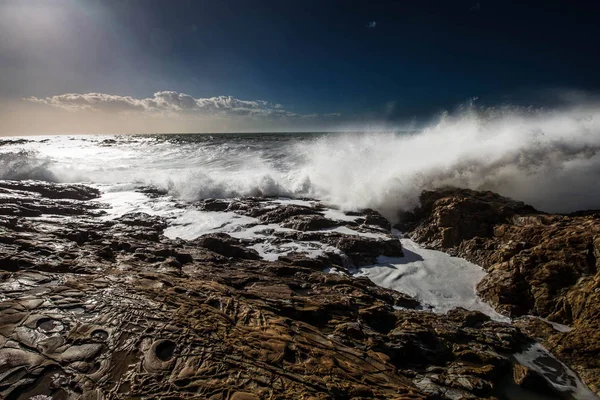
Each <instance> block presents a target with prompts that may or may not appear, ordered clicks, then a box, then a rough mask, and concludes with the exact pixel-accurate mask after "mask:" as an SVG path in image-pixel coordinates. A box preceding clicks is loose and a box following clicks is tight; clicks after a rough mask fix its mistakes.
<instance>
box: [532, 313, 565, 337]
mask: <svg viewBox="0 0 600 400" xmlns="http://www.w3.org/2000/svg"><path fill="white" fill-rule="evenodd" d="M526 317H528V318H536V319H539V320H540V321H544V322H545V323H547V324H549V325H550V326H552V328H553V329H554V330H555V331H557V332H562V333H567V332H571V331H572V330H573V328H572V327H570V326H568V325H563V324H559V323H558V322H552V321H550V320H547V319H546V318H542V317H537V316H535V315H526Z"/></svg>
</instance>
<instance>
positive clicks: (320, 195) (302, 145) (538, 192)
mask: <svg viewBox="0 0 600 400" xmlns="http://www.w3.org/2000/svg"><path fill="white" fill-rule="evenodd" d="M596 110H597V108H589V109H587V108H585V107H579V108H572V109H565V110H558V111H557V110H554V111H546V110H529V109H517V108H499V109H476V108H473V107H467V108H465V109H464V110H463V111H462V112H461V113H458V114H457V115H453V116H450V115H442V116H441V117H440V118H439V119H438V120H436V121H435V122H434V123H431V124H430V125H429V126H426V127H424V128H423V129H420V130H418V131H399V132H355V133H255V134H218V135H210V134H196V135H193V134H192V135H177V134H173V135H135V136H128V135H116V136H115V135H105V136H89V135H88V136H85V135H82V136H54V137H25V138H24V139H25V140H27V142H23V143H19V142H11V140H15V138H2V139H0V179H26V178H32V179H43V180H49V181H55V182H90V183H95V184H106V185H112V186H113V189H114V190H117V189H116V188H117V186H118V185H121V187H123V188H125V187H126V185H128V184H146V185H154V186H157V187H159V188H162V189H165V190H168V191H169V193H170V194H172V195H173V196H174V197H176V198H179V199H182V200H184V201H193V200H197V199H200V198H207V197H220V198H227V197H237V196H256V195H266V196H286V197H294V198H302V197H309V198H314V199H319V200H321V201H324V202H326V203H328V204H332V205H334V206H336V207H339V208H341V209H342V210H354V209H358V208H366V207H368V208H374V209H376V210H378V211H380V212H382V213H383V214H384V215H385V216H386V217H387V218H388V219H391V220H394V219H395V218H396V216H397V212H398V210H400V209H410V208H412V207H414V206H415V205H416V204H417V203H418V196H419V194H420V193H421V191H422V190H423V189H435V188H437V187H440V186H445V185H454V186H459V187H468V188H472V189H488V190H493V191H496V192H498V193H500V194H503V195H506V196H510V197H513V198H515V199H518V200H522V201H525V202H527V203H529V204H532V205H533V206H535V207H537V208H539V209H542V210H544V211H551V212H568V211H575V210H581V209H594V208H600V186H599V185H597V184H596V182H597V176H598V174H599V173H600V154H599V152H598V150H600V115H598V113H597V112H596Z"/></svg>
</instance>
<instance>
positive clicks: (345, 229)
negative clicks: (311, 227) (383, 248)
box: [321, 226, 389, 239]
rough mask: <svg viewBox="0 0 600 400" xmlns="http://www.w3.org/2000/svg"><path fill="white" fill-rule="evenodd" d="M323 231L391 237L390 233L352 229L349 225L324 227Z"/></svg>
mask: <svg viewBox="0 0 600 400" xmlns="http://www.w3.org/2000/svg"><path fill="white" fill-rule="evenodd" d="M321 231H323V232H336V233H341V234H342V235H351V236H362V237H368V238H371V239H389V235H388V234H383V233H372V232H359V231H355V230H354V229H350V228H348V227H347V226H336V227H335V228H329V229H322V230H321Z"/></svg>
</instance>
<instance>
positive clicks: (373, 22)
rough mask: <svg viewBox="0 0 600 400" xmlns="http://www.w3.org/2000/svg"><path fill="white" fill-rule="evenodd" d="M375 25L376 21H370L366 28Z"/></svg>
mask: <svg viewBox="0 0 600 400" xmlns="http://www.w3.org/2000/svg"><path fill="white" fill-rule="evenodd" d="M376 27H377V21H370V22H369V23H367V28H369V29H374V28H376Z"/></svg>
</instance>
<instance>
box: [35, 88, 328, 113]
mask: <svg viewBox="0 0 600 400" xmlns="http://www.w3.org/2000/svg"><path fill="white" fill-rule="evenodd" d="M24 100H26V101H29V102H32V103H37V104H44V105H48V106H52V107H56V108H60V109H64V110H68V111H82V110H89V111H106V112H116V113H130V112H147V113H158V114H160V113H198V114H202V115H211V116H250V117H257V118H315V117H318V116H319V114H305V115H301V114H297V113H294V112H291V111H288V110H286V109H284V107H283V106H282V105H281V104H273V103H270V102H268V101H264V100H241V99H237V98H235V97H232V96H216V97H206V98H195V97H192V96H190V95H188V94H185V93H178V92H175V91H169V90H167V91H160V92H156V93H154V95H153V96H152V97H148V98H143V99H136V98H134V97H132V96H119V95H113V94H106V93H83V94H80V93H65V94H61V95H56V96H50V97H44V98H38V97H35V96H32V97H28V98H25V99H24ZM328 115H329V116H332V115H334V114H328Z"/></svg>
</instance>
